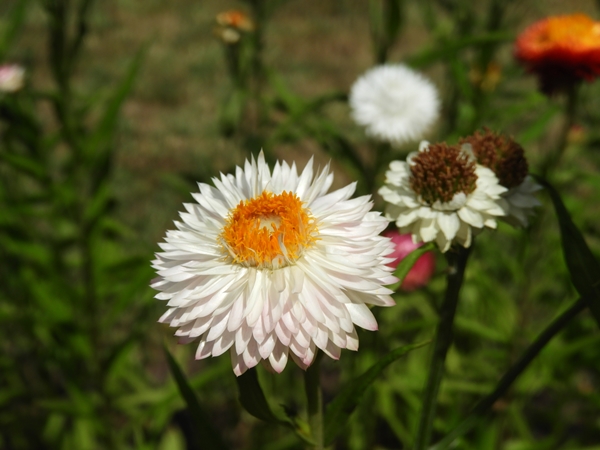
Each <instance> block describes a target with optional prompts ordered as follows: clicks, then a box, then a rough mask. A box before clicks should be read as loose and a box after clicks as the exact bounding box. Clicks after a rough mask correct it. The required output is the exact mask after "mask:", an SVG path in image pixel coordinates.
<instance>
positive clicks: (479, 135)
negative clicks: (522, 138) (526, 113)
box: [459, 128, 542, 227]
mask: <svg viewBox="0 0 600 450" xmlns="http://www.w3.org/2000/svg"><path fill="white" fill-rule="evenodd" d="M459 143H460V144H462V145H465V146H467V145H468V146H469V148H470V150H471V151H472V152H473V154H474V155H475V157H476V158H477V162H478V163H479V164H481V165H483V166H485V167H488V168H489V169H491V170H492V171H493V172H494V174H495V175H496V176H497V177H498V183H499V184H500V185H501V186H504V187H505V188H506V189H507V191H506V192H504V193H503V194H502V198H501V199H500V200H499V202H498V204H499V205H500V206H501V207H502V209H503V210H504V212H505V214H506V215H505V216H504V217H502V220H504V221H505V222H507V223H509V224H511V225H512V226H515V227H526V226H527V225H528V224H529V217H530V216H532V215H533V214H534V208H536V207H538V206H540V205H541V203H540V202H539V201H538V199H537V198H536V197H535V193H536V192H537V191H539V190H540V189H542V187H541V186H540V185H538V184H537V183H536V182H535V181H534V180H533V178H531V177H530V176H529V175H528V172H529V165H528V163H527V159H526V158H525V151H524V150H523V147H521V145H519V144H518V143H517V142H515V141H514V140H513V139H511V138H510V137H508V136H504V135H502V134H497V133H493V132H492V131H490V130H489V129H487V128H484V132H480V131H476V132H475V133H474V134H473V135H471V136H468V137H466V138H463V139H461V140H460V142H459Z"/></svg>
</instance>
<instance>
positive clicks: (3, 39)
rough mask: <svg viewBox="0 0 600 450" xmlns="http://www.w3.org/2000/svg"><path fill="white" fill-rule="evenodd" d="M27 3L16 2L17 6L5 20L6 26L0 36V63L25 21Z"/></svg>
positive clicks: (22, 1)
mask: <svg viewBox="0 0 600 450" xmlns="http://www.w3.org/2000/svg"><path fill="white" fill-rule="evenodd" d="M28 3H29V0H21V1H19V2H17V4H16V5H14V6H13V8H12V11H10V15H9V17H7V18H6V23H7V24H8V26H7V27H6V30H4V33H2V36H0V61H2V60H4V59H5V56H6V53H7V52H8V49H9V47H10V46H11V44H12V41H13V40H14V39H15V37H16V36H17V33H18V31H19V29H20V28H21V26H22V25H23V22H24V21H25V17H26V12H27V5H28Z"/></svg>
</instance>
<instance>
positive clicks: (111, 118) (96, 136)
mask: <svg viewBox="0 0 600 450" xmlns="http://www.w3.org/2000/svg"><path fill="white" fill-rule="evenodd" d="M145 50H146V48H145V47H144V48H142V49H141V50H139V51H138V53H137V54H136V55H135V57H134V59H133V61H132V62H131V65H130V66H129V69H128V70H127V73H126V74H125V76H124V77H123V79H122V80H121V83H120V84H119V85H118V86H117V88H116V89H115V92H114V93H113V95H112V97H111V99H110V100H109V101H108V104H107V105H106V108H105V110H104V114H103V115H102V117H101V118H100V122H99V123H98V125H97V127H96V129H95V130H94V132H93V133H92V134H91V136H90V137H89V139H88V141H87V151H88V153H89V154H90V155H91V156H92V157H94V156H97V154H100V153H101V152H102V150H104V149H105V147H106V146H107V145H108V144H110V141H111V140H112V138H113V135H114V131H115V128H116V126H117V123H118V116H119V111H120V109H121V105H122V104H123V102H124V101H125V99H126V98H127V95H128V94H129V92H130V91H131V88H132V87H133V83H134V81H135V79H136V77H137V74H138V72H139V69H140V67H141V65H142V61H143V59H144V56H145V54H146V52H145Z"/></svg>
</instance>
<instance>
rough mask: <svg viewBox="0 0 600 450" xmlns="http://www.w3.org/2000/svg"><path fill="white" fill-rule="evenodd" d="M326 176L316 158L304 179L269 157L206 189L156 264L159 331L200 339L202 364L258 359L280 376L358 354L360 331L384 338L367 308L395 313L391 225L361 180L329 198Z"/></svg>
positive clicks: (237, 365)
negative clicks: (360, 188) (344, 352)
mask: <svg viewBox="0 0 600 450" xmlns="http://www.w3.org/2000/svg"><path fill="white" fill-rule="evenodd" d="M332 182H333V175H332V174H330V173H329V168H328V167H326V168H325V169H324V170H323V171H321V172H319V173H317V174H316V176H314V177H313V164H312V159H311V161H310V162H309V163H308V164H307V166H306V167H305V169H304V170H303V171H302V173H301V174H300V175H298V172H297V169H296V166H295V164H293V165H292V166H291V167H290V166H289V165H288V164H287V163H285V162H283V163H277V164H276V165H275V167H274V169H273V172H271V171H270V170H269V167H268V166H267V164H266V163H265V160H264V157H263V154H262V152H261V154H260V155H259V157H258V161H255V160H254V158H252V161H251V162H249V161H246V163H245V166H244V168H243V169H242V168H240V167H238V168H237V169H236V172H235V175H232V174H229V175H223V174H221V177H220V178H214V179H213V183H214V186H215V187H212V186H209V185H207V184H203V183H200V184H199V188H200V192H199V193H197V194H194V195H193V197H194V199H195V200H196V202H197V203H193V204H185V205H184V206H185V209H186V211H187V212H184V213H181V222H175V225H176V227H177V229H176V230H171V231H168V232H167V235H166V238H165V242H164V243H162V244H160V247H161V248H162V250H163V251H162V252H161V253H157V255H156V259H155V260H154V261H153V267H154V268H155V269H156V271H157V273H158V278H157V279H155V280H154V281H153V283H152V287H153V288H154V289H157V290H158V291H160V292H159V293H158V294H157V295H156V298H158V299H160V300H166V301H168V304H167V305H168V307H169V310H168V311H167V312H166V313H165V314H164V315H163V316H162V317H161V318H160V320H159V321H160V322H163V323H168V324H170V325H171V326H172V327H176V328H178V330H177V332H176V333H175V334H176V335H177V336H180V341H181V342H183V343H187V342H191V341H193V340H195V339H198V340H199V345H198V349H197V352H196V358H197V359H202V358H207V357H209V356H218V355H221V354H223V353H225V352H226V351H229V352H230V355H231V360H232V365H233V371H234V373H235V374H236V375H238V376H239V375H241V374H242V373H244V372H245V371H246V370H247V369H248V368H251V367H254V366H255V365H257V364H258V363H259V362H260V361H264V362H265V363H266V362H268V365H270V367H272V369H273V370H275V371H276V372H281V371H282V370H283V369H284V367H285V366H286V363H287V361H288V357H289V356H291V357H292V358H293V360H294V361H295V362H296V363H297V364H298V365H299V366H300V367H302V368H303V369H306V368H307V367H308V366H309V365H310V364H311V363H312V361H313V359H314V357H315V353H316V352H317V350H318V349H321V350H322V351H323V352H324V353H325V354H327V355H329V356H330V357H331V358H334V359H337V358H339V356H340V351H341V349H344V348H347V349H350V350H357V349H358V336H357V333H356V329H355V327H354V325H358V326H360V327H362V328H365V329H368V330H376V329H377V322H376V320H375V317H374V316H373V314H372V313H371V311H370V309H369V307H368V306H367V305H377V306H392V305H393V304H394V301H393V300H392V298H391V297H390V294H391V293H392V291H391V290H389V289H387V288H385V287H383V286H384V285H387V284H391V283H394V282H396V281H397V279H396V278H395V277H394V276H393V275H391V274H390V272H391V271H392V269H390V268H389V267H388V266H386V263H388V262H390V261H391V259H390V258H389V257H388V255H390V253H392V252H393V250H394V246H393V244H392V243H391V241H390V240H389V239H388V238H386V237H382V236H379V233H380V232H381V231H383V230H384V229H385V227H386V225H387V224H388V221H387V220H386V219H385V218H384V217H382V216H381V214H380V213H378V212H372V211H371V207H372V202H371V200H370V197H369V196H363V197H358V198H354V199H351V196H352V194H353V193H354V190H355V185H356V183H352V184H350V185H348V186H346V187H344V188H342V189H339V190H336V191H333V192H330V193H328V190H329V188H330V186H331V184H332Z"/></svg>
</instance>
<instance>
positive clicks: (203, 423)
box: [163, 347, 227, 450]
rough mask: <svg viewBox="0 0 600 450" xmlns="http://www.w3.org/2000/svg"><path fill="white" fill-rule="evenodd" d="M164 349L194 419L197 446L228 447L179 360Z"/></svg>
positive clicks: (220, 449) (216, 449) (192, 428)
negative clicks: (178, 362)
mask: <svg viewBox="0 0 600 450" xmlns="http://www.w3.org/2000/svg"><path fill="white" fill-rule="evenodd" d="M163 350H164V352H165V355H166V357H167V363H168V364H169V369H170V370H171V375H173V378H174V379H175V382H176V383H177V387H178V388H179V392H180V393H181V396H182V397H183V399H184V400H185V402H186V404H187V407H188V409H189V411H190V414H191V415H192V418H193V420H194V426H193V427H191V430H192V433H193V438H194V441H195V444H196V445H195V448H211V449H215V450H225V449H227V446H226V445H225V443H224V442H223V439H222V438H221V436H220V434H219V433H218V432H217V431H216V430H215V429H214V428H213V427H212V425H211V424H210V418H209V415H208V414H207V413H206V412H205V411H204V410H203V409H202V407H201V406H200V403H199V402H198V398H197V397H196V394H195V393H194V391H193V390H192V388H191V386H190V384H189V383H188V380H187V378H186V377H185V375H184V373H183V371H182V370H181V368H180V367H179V364H177V361H175V358H173V355H171V353H170V352H169V350H167V348H166V347H163Z"/></svg>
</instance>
